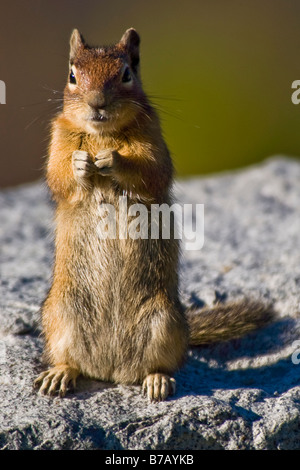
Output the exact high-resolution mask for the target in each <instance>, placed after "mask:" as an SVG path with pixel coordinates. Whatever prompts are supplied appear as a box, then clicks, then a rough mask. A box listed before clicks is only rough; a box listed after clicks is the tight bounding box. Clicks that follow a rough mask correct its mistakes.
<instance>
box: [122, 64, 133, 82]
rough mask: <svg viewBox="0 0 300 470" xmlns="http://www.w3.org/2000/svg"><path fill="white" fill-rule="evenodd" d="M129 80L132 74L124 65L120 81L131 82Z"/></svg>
mask: <svg viewBox="0 0 300 470" xmlns="http://www.w3.org/2000/svg"><path fill="white" fill-rule="evenodd" d="M131 80H132V76H131V72H130V69H129V67H126V69H125V70H124V73H123V77H122V82H123V83H128V82H131Z"/></svg>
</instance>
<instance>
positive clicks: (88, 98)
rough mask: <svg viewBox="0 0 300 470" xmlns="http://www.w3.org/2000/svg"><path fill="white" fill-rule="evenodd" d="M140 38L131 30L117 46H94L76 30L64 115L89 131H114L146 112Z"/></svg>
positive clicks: (105, 132)
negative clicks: (141, 72) (140, 65)
mask: <svg viewBox="0 0 300 470" xmlns="http://www.w3.org/2000/svg"><path fill="white" fill-rule="evenodd" d="M139 45H140V37H139V35H138V33H137V32H136V30H135V29H133V28H130V29H128V30H127V31H126V32H125V33H124V35H123V36H122V38H121V40H120V41H119V42H118V43H117V44H115V45H113V46H104V47H91V46H89V45H88V44H87V43H86V42H85V40H84V38H83V37H82V35H81V34H80V32H79V31H78V30H77V29H74V30H73V32H72V35H71V39H70V61H69V75H68V81H67V84H66V87H65V93H64V114H65V115H66V116H67V117H69V118H70V120H72V122H73V123H74V124H76V125H77V126H78V127H79V128H82V129H83V130H85V131H87V132H89V133H100V134H113V133H115V132H118V131H120V130H121V129H122V128H124V127H126V126H127V125H129V124H130V122H132V121H133V120H134V119H137V117H138V115H139V114H141V113H143V112H145V111H144V107H145V106H146V105H147V99H146V96H145V94H144V92H143V89H142V84H141V79H140V71H139V61H140V57H139Z"/></svg>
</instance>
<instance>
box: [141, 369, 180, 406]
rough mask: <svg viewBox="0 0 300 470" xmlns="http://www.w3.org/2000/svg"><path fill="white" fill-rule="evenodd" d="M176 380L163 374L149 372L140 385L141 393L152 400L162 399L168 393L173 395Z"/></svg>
mask: <svg viewBox="0 0 300 470" xmlns="http://www.w3.org/2000/svg"><path fill="white" fill-rule="evenodd" d="M175 390H176V381H175V379H173V378H172V377H169V376H168V375H165V374H149V375H147V377H146V378H145V380H144V382H143V386H142V392H143V395H144V396H146V395H147V397H148V399H149V400H150V401H151V402H152V401H162V400H165V399H166V398H167V396H168V395H174V393H175Z"/></svg>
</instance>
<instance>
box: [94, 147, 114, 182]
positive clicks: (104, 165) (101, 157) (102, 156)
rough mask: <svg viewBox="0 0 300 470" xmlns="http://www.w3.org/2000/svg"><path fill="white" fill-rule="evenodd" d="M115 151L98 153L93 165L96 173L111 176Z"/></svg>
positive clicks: (108, 150) (107, 150)
mask: <svg viewBox="0 0 300 470" xmlns="http://www.w3.org/2000/svg"><path fill="white" fill-rule="evenodd" d="M114 153H115V150H111V149H105V150H102V151H101V152H99V153H98V154H97V155H96V157H95V165H96V167H97V169H98V173H99V174H100V175H102V176H106V175H109V174H111V172H112V167H113V164H114Z"/></svg>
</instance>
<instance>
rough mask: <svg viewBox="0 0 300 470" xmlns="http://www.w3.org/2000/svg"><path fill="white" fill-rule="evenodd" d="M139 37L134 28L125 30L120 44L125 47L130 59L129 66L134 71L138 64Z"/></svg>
mask: <svg viewBox="0 0 300 470" xmlns="http://www.w3.org/2000/svg"><path fill="white" fill-rule="evenodd" d="M140 42H141V40H140V36H139V35H138V33H137V32H136V30H135V29H134V28H130V29H127V31H125V33H124V34H123V36H122V38H121V40H120V44H121V45H122V46H123V47H125V49H126V51H127V52H128V54H129V56H130V59H131V66H132V68H133V70H134V71H137V69H138V65H139V62H140V49H139V45H140Z"/></svg>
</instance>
